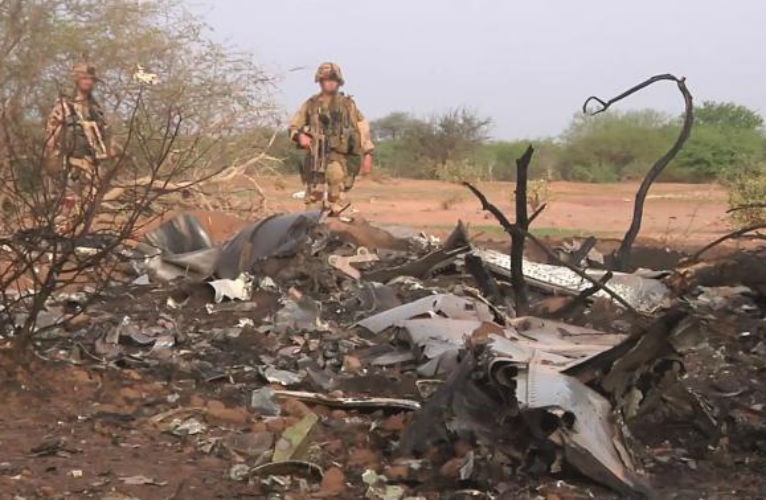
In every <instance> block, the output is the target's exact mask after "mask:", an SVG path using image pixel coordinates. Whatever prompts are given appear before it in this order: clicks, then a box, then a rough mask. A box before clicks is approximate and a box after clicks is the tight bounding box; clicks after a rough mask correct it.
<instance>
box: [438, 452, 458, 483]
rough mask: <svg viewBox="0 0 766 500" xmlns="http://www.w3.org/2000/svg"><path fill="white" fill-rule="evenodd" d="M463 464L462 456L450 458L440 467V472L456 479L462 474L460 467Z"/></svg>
mask: <svg viewBox="0 0 766 500" xmlns="http://www.w3.org/2000/svg"><path fill="white" fill-rule="evenodd" d="M462 466H463V460H462V459H461V458H460V457H455V458H453V459H450V460H448V461H447V462H446V463H445V464H444V465H442V466H441V468H440V469H439V474H441V475H442V476H444V477H448V478H452V479H456V478H458V477H459V476H460V468H461V467H462Z"/></svg>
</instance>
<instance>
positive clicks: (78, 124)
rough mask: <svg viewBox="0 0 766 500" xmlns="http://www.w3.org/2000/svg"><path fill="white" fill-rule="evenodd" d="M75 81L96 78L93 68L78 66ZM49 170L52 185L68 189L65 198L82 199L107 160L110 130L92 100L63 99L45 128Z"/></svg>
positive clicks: (57, 104)
mask: <svg viewBox="0 0 766 500" xmlns="http://www.w3.org/2000/svg"><path fill="white" fill-rule="evenodd" d="M73 76H74V78H75V80H77V79H78V78H81V77H88V78H94V79H95V69H94V68H93V66H89V65H85V64H77V65H75V67H74V72H73ZM45 136H46V170H47V173H48V179H47V180H48V182H49V186H50V187H52V188H54V189H57V190H59V189H65V190H66V198H73V197H76V196H83V195H84V194H85V193H84V190H85V189H86V188H88V187H90V186H91V184H92V180H93V178H94V176H95V175H96V174H97V168H98V163H99V161H101V160H103V159H105V158H107V157H108V151H107V146H106V145H107V144H108V143H109V127H108V125H107V123H106V120H105V119H104V113H103V111H102V109H101V106H100V105H99V104H98V102H96V100H95V99H93V98H92V97H91V98H89V99H87V100H75V99H71V98H69V97H61V98H60V99H59V100H58V102H56V104H55V105H54V106H53V110H51V113H50V115H49V116H48V121H47V122H46V126H45Z"/></svg>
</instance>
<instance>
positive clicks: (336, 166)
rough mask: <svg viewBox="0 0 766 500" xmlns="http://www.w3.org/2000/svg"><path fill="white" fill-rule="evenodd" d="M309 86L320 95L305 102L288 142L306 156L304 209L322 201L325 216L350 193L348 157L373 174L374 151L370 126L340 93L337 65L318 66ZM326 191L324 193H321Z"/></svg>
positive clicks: (351, 178) (336, 211)
mask: <svg viewBox="0 0 766 500" xmlns="http://www.w3.org/2000/svg"><path fill="white" fill-rule="evenodd" d="M314 81H315V82H317V83H319V86H320V89H321V90H320V92H319V93H318V94H316V95H314V96H312V97H310V98H309V99H308V100H307V101H306V102H305V103H303V106H301V109H300V110H299V111H298V113H296V115H295V117H293V119H292V122H291V123H290V129H289V132H290V138H291V139H292V140H293V141H295V142H296V143H297V144H298V146H299V147H300V148H303V149H305V150H306V151H307V154H306V160H305V161H304V163H303V168H302V169H301V178H302V179H303V182H304V184H305V185H306V191H305V200H306V203H307V204H312V203H317V202H320V201H325V191H326V195H327V196H326V202H325V208H328V209H329V210H330V214H332V215H337V214H339V213H340V212H341V211H342V210H343V209H344V207H343V206H342V204H341V202H342V201H343V193H344V192H345V191H348V190H350V189H351V187H352V186H353V184H354V178H355V177H356V173H357V172H356V171H354V169H352V168H350V166H349V161H348V160H349V157H351V156H360V155H361V156H362V161H361V169H360V170H361V173H362V174H363V175H367V174H369V173H370V171H371V170H372V151H373V149H374V147H375V146H374V145H373V143H372V140H371V138H370V125H369V123H368V122H367V121H366V120H365V119H364V116H362V113H361V111H359V108H357V106H356V103H355V102H354V100H353V99H351V97H349V96H347V95H345V94H343V93H342V92H339V89H340V87H341V85H343V83H344V81H343V74H342V73H341V70H340V67H339V66H338V65H337V64H334V63H330V62H326V63H322V64H321V65H320V66H319V69H317V72H316V75H315V77H314ZM325 186H326V188H325Z"/></svg>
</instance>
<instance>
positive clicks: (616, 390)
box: [36, 211, 766, 499]
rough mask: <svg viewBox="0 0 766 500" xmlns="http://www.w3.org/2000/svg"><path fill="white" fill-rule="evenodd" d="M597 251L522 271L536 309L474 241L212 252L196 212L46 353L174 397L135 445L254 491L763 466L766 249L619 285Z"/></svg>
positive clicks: (472, 493)
mask: <svg viewBox="0 0 766 500" xmlns="http://www.w3.org/2000/svg"><path fill="white" fill-rule="evenodd" d="M594 243H595V242H594V241H593V240H592V239H587V240H582V241H580V240H578V241H568V242H564V243H563V244H561V245H560V246H558V247H556V248H552V249H550V254H551V256H550V257H549V258H541V259H538V261H532V260H528V259H527V258H524V257H523V256H522V260H521V262H522V271H523V277H524V281H525V288H526V290H525V291H524V293H525V295H526V297H525V299H526V305H525V306H524V307H525V308H526V310H525V311H519V309H520V308H519V306H518V304H519V302H518V300H517V296H516V293H517V290H516V289H515V287H514V286H513V285H512V283H513V281H514V278H513V272H512V271H513V270H512V267H513V262H512V260H513V256H511V257H509V256H508V255H507V253H505V252H501V251H497V250H495V249H491V248H483V247H481V246H477V245H475V244H474V243H473V242H472V241H471V238H470V235H469V231H468V229H467V228H466V227H464V226H463V224H460V223H459V224H458V225H457V226H456V228H455V230H454V231H453V232H452V234H451V235H450V236H449V237H448V238H446V239H445V240H444V242H440V241H438V240H437V239H435V238H433V237H429V236H427V235H423V234H417V233H415V232H412V231H408V230H406V229H403V228H385V229H384V228H379V227H375V226H372V225H370V224H368V223H366V222H364V221H361V220H357V221H354V222H344V221H342V220H339V219H326V218H324V217H323V215H322V214H321V213H320V212H318V211H309V212H303V213H295V214H282V215H275V216H272V217H269V218H265V219H263V220H260V221H257V222H255V223H253V224H252V225H250V226H247V227H246V228H244V229H243V230H242V231H240V232H239V233H237V234H234V235H232V236H231V238H230V239H229V241H228V242H226V243H225V244H223V245H214V244H213V243H212V242H211V239H210V237H209V236H208V235H207V234H206V233H205V231H204V229H202V227H201V226H200V224H199V222H198V221H197V220H196V219H195V218H194V217H191V216H180V217H177V218H175V219H173V220H171V221H169V222H167V223H165V224H164V225H162V226H161V227H159V228H158V229H156V230H154V231H153V232H151V233H149V234H148V235H147V236H146V238H145V241H144V242H143V243H142V244H141V245H140V246H139V247H138V248H137V249H135V250H134V253H133V255H134V258H133V259H132V264H133V268H134V272H135V273H136V275H135V276H134V278H135V281H134V282H133V283H132V284H130V285H120V286H114V287H111V288H108V289H107V290H106V292H105V293H103V294H102V295H101V296H100V297H99V298H98V300H96V301H95V302H94V303H91V304H89V305H88V306H87V308H86V309H85V310H84V311H82V314H81V315H80V316H78V317H77V318H75V319H74V320H73V321H71V322H70V323H68V324H67V326H66V329H64V328H52V329H48V330H47V331H46V332H45V334H44V335H41V337H40V338H38V340H37V341H36V342H37V350H38V352H39V353H40V356H42V357H44V358H46V359H49V360H54V361H66V362H69V363H75V364H80V365H84V366H89V367H90V366H92V367H99V368H100V369H107V370H114V371H116V372H120V371H122V370H131V371H138V372H141V373H146V374H151V375H153V376H156V377H160V378H162V379H163V380H166V381H167V394H166V395H163V397H162V398H159V399H155V400H153V401H152V402H151V404H148V403H147V404H142V405H139V406H138V408H137V409H135V410H134V412H133V413H131V414H130V419H129V420H126V423H125V425H126V426H127V427H130V426H133V425H134V426H136V427H138V426H139V425H143V424H145V423H149V424H150V425H151V427H152V428H153V429H156V431H157V432H159V433H162V434H163V435H166V436H168V439H172V440H177V441H178V442H182V443H183V445H184V446H185V447H188V446H192V447H193V450H194V451H193V453H194V454H195V456H196V457H198V458H199V457H203V456H206V455H215V456H217V457H222V458H224V459H225V460H226V461H227V464H228V470H227V471H226V474H227V475H228V480H230V481H231V482H232V484H235V485H236V487H237V488H240V489H241V492H242V493H243V494H252V495H256V496H257V495H270V494H282V493H286V492H291V493H293V494H296V495H303V496H299V497H300V498H304V497H305V498H308V497H311V498H319V497H322V498H327V497H333V496H337V497H341V498H363V497H364V498H380V499H399V498H436V496H435V495H438V494H441V495H445V496H442V497H441V498H501V497H502V498H585V497H588V496H594V495H595V496H600V497H606V498H608V497H617V496H631V497H632V496H635V497H642V496H652V495H653V494H659V495H660V496H663V495H664V494H663V493H662V492H668V491H678V490H679V489H683V488H685V487H687V485H686V484H685V483H684V482H685V481H692V482H693V481H701V479H699V478H704V477H705V476H706V474H708V471H711V470H714V469H715V470H721V469H720V467H724V469H725V470H729V471H731V474H732V475H733V477H735V476H736V474H737V471H740V472H741V471H742V470H743V469H746V470H753V471H755V470H758V469H760V468H761V467H762V466H763V464H764V463H766V460H764V453H766V420H764V418H765V415H764V406H763V405H764V403H765V402H766V391H765V390H764V365H765V364H766V362H765V361H764V359H766V323H765V322H764V314H765V312H766V310H765V308H766V253H765V252H764V250H763V249H761V250H757V249H756V250H752V251H740V252H738V253H733V254H730V255H728V256H724V257H722V258H718V259H713V260H708V261H689V262H685V263H684V262H682V263H680V264H679V266H678V267H677V268H675V269H664V270H649V269H637V270H635V271H633V272H617V271H609V270H607V269H606V268H605V267H604V256H602V255H601V254H600V253H599V252H598V251H597V250H596V247H595V245H594ZM527 244H529V242H527ZM136 255H137V256H138V257H137V258H136V257H135V256H136ZM546 255H547V254H546ZM77 307H78V296H77V294H68V295H65V296H64V295H62V296H59V297H58V298H57V300H56V301H54V302H52V303H51V304H49V305H48V308H47V311H45V313H44V315H43V318H42V319H43V320H44V319H45V315H50V316H55V315H56V314H60V313H62V311H63V310H65V309H72V308H77ZM721 464H723V465H721ZM682 477H686V478H689V479H681V478H682ZM694 478H697V479H694ZM160 480H161V478H157V481H160ZM761 486H762V484H761ZM689 487H692V486H689ZM758 487H759V485H757V484H747V483H742V484H738V485H737V486H732V489H737V488H739V491H740V492H741V493H743V494H748V493H752V492H753V491H756V490H757V489H758ZM449 495H451V496H449ZM295 498H298V497H295Z"/></svg>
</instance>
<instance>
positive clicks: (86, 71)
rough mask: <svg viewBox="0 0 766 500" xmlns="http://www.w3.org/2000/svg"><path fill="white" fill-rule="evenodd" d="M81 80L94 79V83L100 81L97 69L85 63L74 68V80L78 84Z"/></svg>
mask: <svg viewBox="0 0 766 500" xmlns="http://www.w3.org/2000/svg"><path fill="white" fill-rule="evenodd" d="M80 78H93V80H94V81H97V82H98V81H100V80H99V79H98V77H97V76H96V67H95V66H93V65H92V64H88V63H84V62H80V63H77V64H75V65H74V66H72V79H73V80H74V81H75V82H77V81H79V80H80Z"/></svg>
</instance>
